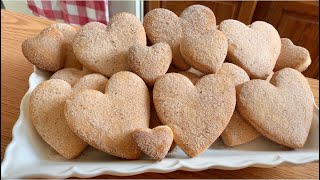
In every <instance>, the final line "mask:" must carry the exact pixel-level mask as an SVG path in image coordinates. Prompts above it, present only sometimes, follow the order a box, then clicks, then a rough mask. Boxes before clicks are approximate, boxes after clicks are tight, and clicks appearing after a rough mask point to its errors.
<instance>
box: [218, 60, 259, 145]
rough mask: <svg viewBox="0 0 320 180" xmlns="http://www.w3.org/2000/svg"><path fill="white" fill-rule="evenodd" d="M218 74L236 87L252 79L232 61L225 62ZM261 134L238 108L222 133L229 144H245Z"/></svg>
mask: <svg viewBox="0 0 320 180" xmlns="http://www.w3.org/2000/svg"><path fill="white" fill-rule="evenodd" d="M217 74H220V75H224V76H226V77H228V78H229V79H230V80H231V81H232V82H233V84H234V85H235V86H236V87H237V86H239V85H241V84H242V83H244V82H246V81H249V80H250V78H249V76H248V74H247V73H246V72H245V71H244V70H243V69H241V68H240V67H239V66H237V65H234V64H232V63H223V65H222V67H221V69H220V70H219V71H218V73H217ZM259 136H260V133H258V132H257V131H256V130H255V129H254V128H253V127H252V126H251V125H250V124H249V123H248V122H247V121H246V120H245V119H243V118H242V117H241V116H240V115H239V113H238V111H237V108H236V109H235V110H234V112H233V115H232V117H231V119H230V122H229V124H228V125H227V127H226V128H225V130H224V131H223V133H222V134H221V138H222V140H223V142H224V143H225V144H226V145H228V146H236V145H240V144H244V143H247V142H250V141H252V140H254V139H256V138H257V137H259Z"/></svg>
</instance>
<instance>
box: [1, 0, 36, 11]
mask: <svg viewBox="0 0 320 180" xmlns="http://www.w3.org/2000/svg"><path fill="white" fill-rule="evenodd" d="M2 2H3V5H4V7H5V8H6V10H9V11H14V12H17V13H21V14H27V15H33V14H32V12H31V10H30V9H29V8H28V6H27V1H26V0H24V1H22V0H19V1H16V0H11V1H9V0H4V1H3V0H2Z"/></svg>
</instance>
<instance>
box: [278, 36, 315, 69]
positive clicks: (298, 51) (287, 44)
mask: <svg viewBox="0 0 320 180" xmlns="http://www.w3.org/2000/svg"><path fill="white" fill-rule="evenodd" d="M310 64H311V58H310V54H309V51H308V50H307V49H306V48H304V47H300V46H295V45H294V44H293V43H292V41H291V40H290V39H288V38H281V53H280V55H279V57H278V60H277V63H276V66H275V67H274V70H275V71H278V70H280V69H283V68H286V67H289V68H293V69H296V70H298V71H300V72H302V71H304V70H306V69H307V68H308V66H309V65H310Z"/></svg>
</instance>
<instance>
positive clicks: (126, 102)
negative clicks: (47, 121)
mask: <svg viewBox="0 0 320 180" xmlns="http://www.w3.org/2000/svg"><path fill="white" fill-rule="evenodd" d="M65 116H66V119H67V122H68V124H69V126H70V128H71V129H72V131H73V132H75V133H76V134H77V135H78V136H79V137H80V138H81V139H83V140H84V141H86V142H87V143H88V144H90V145H91V146H93V147H96V148H98V149H100V150H101V151H104V152H106V153H109V154H111V155H114V156H118V157H122V158H126V159H138V158H139V157H140V154H141V151H140V150H139V148H138V147H137V146H136V145H135V144H134V142H133V141H132V137H131V133H132V132H133V131H134V130H135V129H137V128H148V127H149V118H150V97H149V92H148V88H147V86H146V85H145V83H144V82H143V80H142V79H141V78H140V77H139V76H137V75H136V74H134V73H131V72H126V71H123V72H119V73H116V74H115V75H113V76H112V77H111V78H110V80H109V81H108V83H107V86H106V93H105V94H103V93H101V92H99V91H94V90H82V91H78V92H77V93H75V94H74V95H73V96H72V98H70V99H69V100H68V101H67V103H66V106H65Z"/></svg>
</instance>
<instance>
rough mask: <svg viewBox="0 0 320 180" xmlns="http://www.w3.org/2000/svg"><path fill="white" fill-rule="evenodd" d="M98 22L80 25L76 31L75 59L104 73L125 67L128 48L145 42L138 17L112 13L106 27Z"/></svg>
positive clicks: (126, 67) (144, 35)
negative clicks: (93, 26)
mask: <svg viewBox="0 0 320 180" xmlns="http://www.w3.org/2000/svg"><path fill="white" fill-rule="evenodd" d="M100 26H101V25H99V27H98V28H83V29H81V30H80V31H79V32H78V33H77V34H76V36H75V38H74V42H73V51H74V53H75V55H76V57H77V59H78V60H79V61H80V62H81V63H82V64H83V65H84V66H86V67H87V68H88V69H90V70H92V71H94V72H98V73H100V74H103V75H105V76H107V77H110V76H112V75H113V74H115V73H117V72H119V71H126V70H129V65H128V61H127V56H128V50H129V48H130V47H131V46H132V45H135V44H140V45H144V46H145V45H146V43H147V40H146V34H145V31H144V28H143V26H142V24H141V22H140V20H139V19H138V18H137V17H136V16H134V15H132V14H129V13H124V12H123V13H119V14H116V15H115V16H113V17H112V18H111V20H110V22H109V24H108V26H107V27H106V29H102V28H101V27H100ZM85 27H87V26H85Z"/></svg>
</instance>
